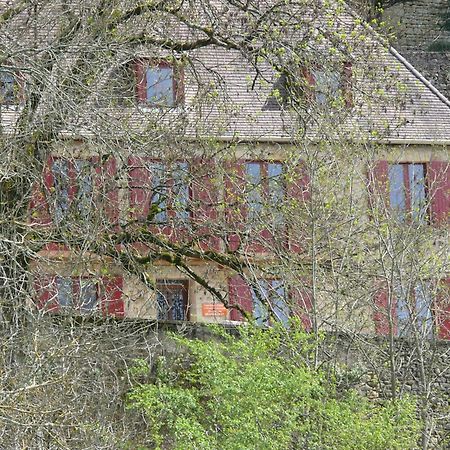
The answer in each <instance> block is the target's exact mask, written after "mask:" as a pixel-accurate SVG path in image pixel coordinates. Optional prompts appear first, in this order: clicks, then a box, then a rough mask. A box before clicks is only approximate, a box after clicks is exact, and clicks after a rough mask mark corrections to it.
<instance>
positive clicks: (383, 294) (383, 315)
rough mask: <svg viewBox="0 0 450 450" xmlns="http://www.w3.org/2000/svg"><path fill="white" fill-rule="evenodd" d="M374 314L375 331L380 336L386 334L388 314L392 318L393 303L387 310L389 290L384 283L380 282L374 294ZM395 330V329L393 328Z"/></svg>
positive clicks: (393, 312)
mask: <svg viewBox="0 0 450 450" xmlns="http://www.w3.org/2000/svg"><path fill="white" fill-rule="evenodd" d="M373 298H374V308H375V309H374V314H373V319H374V322H375V333H376V334H377V335H380V336H388V335H389V332H390V329H389V315H391V317H392V318H394V317H395V316H394V314H395V305H394V302H392V305H391V309H390V311H389V292H388V288H387V286H386V284H385V283H380V284H379V285H378V287H377V289H376V291H375V294H374V297H373ZM393 331H394V332H395V330H393Z"/></svg>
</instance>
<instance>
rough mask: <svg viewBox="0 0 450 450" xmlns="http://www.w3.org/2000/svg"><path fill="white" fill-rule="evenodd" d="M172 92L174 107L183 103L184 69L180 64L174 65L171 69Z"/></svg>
mask: <svg viewBox="0 0 450 450" xmlns="http://www.w3.org/2000/svg"><path fill="white" fill-rule="evenodd" d="M173 92H174V96H175V105H182V104H183V103H184V69H183V66H182V65H181V64H175V65H174V67H173Z"/></svg>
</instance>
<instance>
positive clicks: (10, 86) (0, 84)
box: [0, 70, 17, 105]
mask: <svg viewBox="0 0 450 450" xmlns="http://www.w3.org/2000/svg"><path fill="white" fill-rule="evenodd" d="M16 102H17V82H16V78H15V76H14V74H13V73H12V72H9V71H6V70H1V71H0V104H6V105H11V104H13V103H16Z"/></svg>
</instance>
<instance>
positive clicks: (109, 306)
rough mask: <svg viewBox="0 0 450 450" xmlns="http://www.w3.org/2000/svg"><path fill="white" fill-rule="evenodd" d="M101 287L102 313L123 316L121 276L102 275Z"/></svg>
mask: <svg viewBox="0 0 450 450" xmlns="http://www.w3.org/2000/svg"><path fill="white" fill-rule="evenodd" d="M102 281H103V289H101V297H100V301H101V307H102V311H103V314H104V315H109V316H115V317H124V315H125V305H124V301H123V277H122V276H108V277H103V280H102Z"/></svg>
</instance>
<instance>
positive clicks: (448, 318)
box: [435, 278, 450, 340]
mask: <svg viewBox="0 0 450 450" xmlns="http://www.w3.org/2000/svg"><path fill="white" fill-rule="evenodd" d="M435 310H436V326H437V334H438V337H439V339H446V340H450V278H446V279H444V280H442V281H441V283H440V284H439V289H438V295H437V298H436V305H435Z"/></svg>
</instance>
